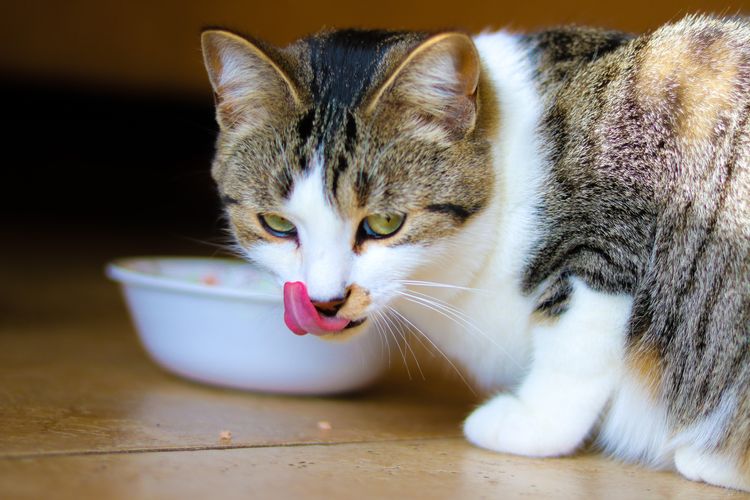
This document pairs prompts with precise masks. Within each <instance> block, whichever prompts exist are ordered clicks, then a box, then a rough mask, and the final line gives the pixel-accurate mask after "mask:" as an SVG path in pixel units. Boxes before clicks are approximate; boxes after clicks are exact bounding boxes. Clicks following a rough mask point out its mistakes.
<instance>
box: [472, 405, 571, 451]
mask: <svg viewBox="0 0 750 500" xmlns="http://www.w3.org/2000/svg"><path fill="white" fill-rule="evenodd" d="M546 413H547V412H544V411H542V412H539V411H535V410H534V409H532V408H530V407H529V406H528V405H525V404H524V402H523V401H521V400H519V399H518V398H517V397H515V396H512V395H509V394H504V395H501V396H496V397H495V398H493V399H491V400H490V401H488V402H487V403H485V404H484V405H482V406H480V407H479V408H477V409H476V410H474V412H473V413H472V414H471V415H469V418H467V419H466V421H465V422H464V434H465V435H466V438H467V439H468V440H469V441H470V442H471V443H473V444H475V445H477V446H480V447H482V448H487V449H490V450H494V451H499V452H504V453H514V454H516V455H527V456H535V457H549V456H560V455H567V454H569V453H572V452H573V451H574V450H575V448H576V447H577V446H578V445H579V444H580V442H581V441H582V440H583V437H585V436H580V433H578V432H576V433H571V432H570V430H569V429H566V428H565V427H566V426H565V422H564V421H560V420H556V419H555V415H554V414H546Z"/></svg>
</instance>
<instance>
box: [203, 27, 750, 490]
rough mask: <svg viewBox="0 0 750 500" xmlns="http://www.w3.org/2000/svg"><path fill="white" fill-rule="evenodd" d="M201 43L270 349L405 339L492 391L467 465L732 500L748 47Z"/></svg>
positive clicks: (341, 36) (736, 32)
mask: <svg viewBox="0 0 750 500" xmlns="http://www.w3.org/2000/svg"><path fill="white" fill-rule="evenodd" d="M202 40H203V52H204V59H205V63H206V67H207V69H208V74H209V77H210V80H211V83H212V85H213V88H214V90H215V93H216V99H217V101H216V102H217V117H218V122H219V124H220V127H221V132H220V134H219V138H218V143H217V154H216V158H215V161H214V164H213V176H214V178H215V179H216V182H217V183H218V186H219V190H220V193H221V196H222V200H223V202H224V204H225V207H226V211H227V212H228V215H229V219H230V221H231V226H232V229H233V231H234V234H235V235H236V238H237V241H238V243H239V245H241V248H242V249H243V251H244V252H245V254H246V255H247V257H248V258H250V259H252V260H253V261H255V262H257V263H259V264H260V265H262V266H264V267H266V268H268V269H269V270H270V271H271V272H273V273H274V274H275V275H276V276H278V278H279V280H280V281H281V282H282V283H286V285H285V297H284V298H285V305H286V313H285V314H286V316H285V317H286V322H287V324H288V325H289V327H290V329H292V330H293V331H294V332H295V333H298V334H303V333H305V332H310V333H314V334H318V335H323V336H325V337H331V338H336V339H338V338H343V337H346V336H347V335H351V334H355V333H358V332H360V331H363V330H365V329H366V327H367V326H368V325H369V324H370V323H372V322H373V321H374V320H375V319H376V318H377V317H378V316H379V315H382V314H384V313H387V314H390V315H392V316H393V317H394V318H400V321H401V322H403V323H404V324H410V325H411V326H413V327H414V328H418V329H419V330H421V331H423V332H425V333H426V334H427V335H428V336H429V338H430V342H434V344H435V345H436V346H437V347H438V348H439V349H440V350H441V351H443V352H444V353H446V354H447V355H448V356H449V357H450V358H452V359H454V360H456V361H457V362H459V363H461V364H462V365H463V367H464V368H465V370H467V371H468V372H469V373H470V374H471V375H472V376H473V378H474V380H475V381H476V382H477V383H478V384H479V385H481V386H482V387H484V388H486V389H489V390H495V391H497V390H500V389H503V388H511V390H508V392H501V393H500V394H498V395H497V396H495V397H493V398H492V399H490V400H489V401H488V402H487V403H485V404H484V405H483V406H481V407H480V408H478V409H477V410H476V411H474V413H472V414H471V415H470V416H469V418H468V419H467V420H466V423H465V426H464V430H465V433H466V436H467V438H468V439H469V440H470V441H471V442H472V443H475V444H477V445H479V446H482V447H485V448H489V449H492V450H497V451H501V452H509V453H518V454H523V455H532V456H557V455H565V454H569V453H572V452H574V451H575V450H576V448H577V447H579V446H580V445H581V444H582V443H583V442H584V440H586V439H587V437H589V436H596V439H597V440H598V443H600V445H601V446H602V447H603V449H604V450H606V451H607V452H608V453H611V454H612V455H614V456H616V457H618V458H622V459H627V460H634V461H640V462H643V463H647V464H649V465H651V466H654V467H675V468H676V469H677V470H678V471H679V472H681V473H682V474H683V475H685V476H686V477H688V478H690V479H694V480H703V481H707V482H709V483H713V484H717V485H723V486H727V487H732V488H739V489H746V490H747V489H750V303H749V301H750V163H749V160H750V124H748V121H747V120H748V117H749V116H750V111H749V109H748V106H750V92H749V91H750V24H748V22H746V21H744V20H740V19H715V18H708V17H688V18H686V19H684V20H683V21H681V22H678V23H676V24H671V25H667V26H665V27H662V28H661V29H659V30H657V31H655V32H653V33H650V34H647V35H643V36H639V37H631V36H628V35H625V34H622V33H617V32H609V31H602V30H596V29H583V28H563V29H555V30H549V31H542V32H539V33H536V34H532V35H514V34H508V33H503V32H500V33H491V34H490V33H488V34H483V35H479V36H477V37H475V38H470V37H468V36H466V35H464V34H461V33H453V32H447V33H438V34H427V33H414V32H389V31H358V30H342V31H329V32H324V33H320V34H317V35H315V36H311V37H309V38H305V39H302V40H299V41H297V42H295V43H293V44H292V45H290V46H288V47H286V48H281V49H280V48H276V47H272V46H269V45H267V44H265V43H263V42H260V41H255V40H253V41H249V40H247V39H245V38H242V37H240V36H237V35H234V34H231V33H229V32H225V31H219V30H210V31H206V32H205V33H204V34H203V39H202ZM426 292H429V293H426ZM446 317H449V318H452V319H455V320H456V321H448V320H447V319H446Z"/></svg>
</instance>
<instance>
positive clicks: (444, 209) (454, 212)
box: [424, 203, 476, 221]
mask: <svg viewBox="0 0 750 500" xmlns="http://www.w3.org/2000/svg"><path fill="white" fill-rule="evenodd" d="M424 209H425V210H427V211H428V212H434V213H440V214H446V215H450V216H452V217H455V218H456V219H459V220H461V221H465V220H466V219H468V218H469V217H471V216H472V215H474V213H475V212H476V211H475V210H473V209H470V208H466V207H462V206H460V205H455V204H453V203H433V204H431V205H427V206H426V207H424Z"/></svg>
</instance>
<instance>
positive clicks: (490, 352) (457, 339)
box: [397, 272, 533, 390]
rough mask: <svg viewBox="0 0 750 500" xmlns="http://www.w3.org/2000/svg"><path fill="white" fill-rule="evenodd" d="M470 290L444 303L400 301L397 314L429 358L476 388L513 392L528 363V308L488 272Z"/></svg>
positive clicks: (528, 304)
mask: <svg viewBox="0 0 750 500" xmlns="http://www.w3.org/2000/svg"><path fill="white" fill-rule="evenodd" d="M471 288H472V289H471V290H465V291H463V292H462V293H459V294H457V295H454V296H452V297H447V298H439V297H436V295H437V296H439V295H440V294H439V293H434V292H433V293H425V292H424V291H420V292H418V293H419V294H421V295H419V297H420V300H416V301H408V300H401V301H399V303H398V304H397V308H398V310H399V311H400V312H401V313H403V314H404V315H405V316H406V317H407V318H409V320H410V321H411V322H413V326H414V327H416V328H412V329H419V330H420V331H418V332H414V333H415V334H416V335H418V336H420V337H421V338H422V340H423V341H424V343H425V344H426V345H427V346H428V347H430V348H431V350H432V351H434V352H435V354H437V355H438V356H441V357H443V356H444V357H447V358H448V359H450V360H451V362H453V363H455V364H456V369H458V370H459V371H460V372H461V374H462V375H463V376H465V377H466V378H467V379H470V380H472V381H473V382H474V383H476V384H477V385H478V386H479V387H480V388H482V389H484V390H497V389H500V388H502V387H509V386H513V385H515V384H516V383H518V382H519V381H520V379H521V377H522V376H523V374H524V373H525V371H526V369H527V367H528V363H529V353H530V351H531V336H530V335H529V328H530V313H531V311H532V310H533V303H532V301H531V300H530V298H529V297H526V296H524V295H523V294H522V293H521V292H520V290H519V289H518V288H517V287H516V286H514V285H512V281H511V280H509V279H505V280H504V279H503V278H502V277H501V276H499V275H497V274H496V275H492V274H491V273H490V272H487V273H485V274H484V275H483V276H482V277H481V278H480V279H478V280H476V281H475V282H474V283H473V286H472V287H471ZM427 295H430V297H431V298H428V297H426V296H427Z"/></svg>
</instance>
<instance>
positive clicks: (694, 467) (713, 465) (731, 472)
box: [674, 447, 750, 491]
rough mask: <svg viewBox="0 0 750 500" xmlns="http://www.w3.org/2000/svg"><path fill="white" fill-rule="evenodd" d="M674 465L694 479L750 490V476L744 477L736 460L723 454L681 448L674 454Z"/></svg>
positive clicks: (686, 475)
mask: <svg viewBox="0 0 750 500" xmlns="http://www.w3.org/2000/svg"><path fill="white" fill-rule="evenodd" d="M674 465H675V468H676V469H677V470H678V471H679V472H680V474H682V475H683V476H685V477H686V478H688V479H691V480H693V481H704V482H706V483H710V484H715V485H717V486H724V487H725V488H735V489H738V490H744V491H750V478H746V477H743V475H742V473H741V472H740V468H739V467H738V466H737V464H736V463H735V461H733V460H730V459H728V458H726V457H723V456H721V455H717V454H712V453H705V452H701V451H698V450H695V449H693V448H690V447H684V448H679V449H678V450H677V451H676V452H675V454H674Z"/></svg>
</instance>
